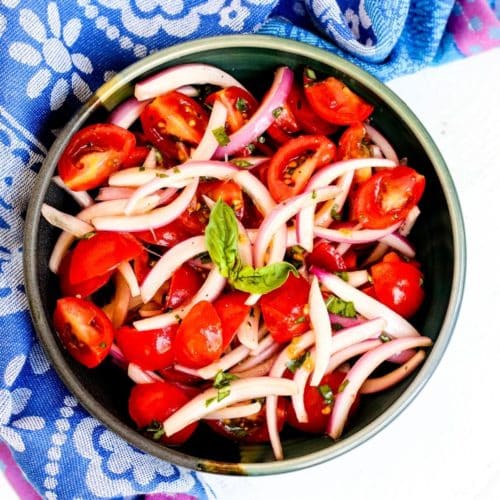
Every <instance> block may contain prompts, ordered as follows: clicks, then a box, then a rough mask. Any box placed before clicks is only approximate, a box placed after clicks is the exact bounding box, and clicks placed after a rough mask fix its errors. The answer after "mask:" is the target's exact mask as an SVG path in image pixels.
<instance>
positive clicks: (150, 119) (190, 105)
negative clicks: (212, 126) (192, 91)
mask: <svg viewBox="0 0 500 500" xmlns="http://www.w3.org/2000/svg"><path fill="white" fill-rule="evenodd" d="M141 123H142V126H143V129H144V132H145V134H146V136H148V137H149V131H150V130H151V129H155V130H157V131H158V132H159V133H160V135H162V136H164V137H169V136H170V137H174V138H176V139H178V140H181V141H186V142H187V143H189V144H198V143H199V142H200V141H201V138H202V137H203V134H204V132H205V129H206V128H207V123H208V115H207V112H206V111H205V109H204V108H203V106H202V105H201V104H200V103H199V102H198V101H196V100H194V99H193V98H192V97H189V96H186V95H184V94H181V93H180V92H176V91H172V92H168V93H167V94H163V95H161V96H159V97H156V98H155V99H154V100H153V101H152V102H151V103H149V104H148V105H147V106H146V108H145V109H144V111H143V112H142V113H141Z"/></svg>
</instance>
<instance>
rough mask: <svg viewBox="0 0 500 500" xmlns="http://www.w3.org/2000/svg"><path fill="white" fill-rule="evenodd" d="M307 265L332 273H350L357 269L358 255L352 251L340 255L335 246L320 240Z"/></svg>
mask: <svg viewBox="0 0 500 500" xmlns="http://www.w3.org/2000/svg"><path fill="white" fill-rule="evenodd" d="M307 263H308V264H309V265H310V266H317V267H321V268H323V269H325V270H326V271H329V272H331V273H336V272H339V271H348V270H351V269H354V268H355V267H356V254H355V253H354V252H353V251H352V250H348V251H347V252H346V253H345V254H344V255H340V254H339V253H338V252H337V250H336V246H335V245H334V244H332V243H330V242H329V241H326V240H320V241H318V242H317V243H316V244H315V245H314V248H313V251H312V252H311V253H310V254H309V255H308V256H307Z"/></svg>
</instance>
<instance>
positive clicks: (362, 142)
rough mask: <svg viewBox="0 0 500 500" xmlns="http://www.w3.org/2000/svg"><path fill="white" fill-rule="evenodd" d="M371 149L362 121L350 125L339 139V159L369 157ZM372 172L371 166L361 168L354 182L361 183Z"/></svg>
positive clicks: (356, 172) (355, 173)
mask: <svg viewBox="0 0 500 500" xmlns="http://www.w3.org/2000/svg"><path fill="white" fill-rule="evenodd" d="M370 155H371V154H370V149H369V148H368V145H367V137H366V128H365V126H364V125H363V124H362V123H361V122H357V123H353V124H352V125H351V126H349V127H348V128H347V129H346V130H344V132H343V133H342V135H341V136H340V139H339V149H338V158H339V160H350V159H352V158H369V157H370ZM371 173H372V169H371V167H365V168H359V169H357V170H356V171H355V172H354V182H356V183H359V182H363V181H365V180H367V179H368V178H369V177H370V175H371Z"/></svg>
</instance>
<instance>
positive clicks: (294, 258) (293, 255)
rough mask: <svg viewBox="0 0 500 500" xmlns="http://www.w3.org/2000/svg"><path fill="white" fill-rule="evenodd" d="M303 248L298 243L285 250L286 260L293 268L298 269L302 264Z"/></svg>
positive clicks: (303, 258) (303, 257)
mask: <svg viewBox="0 0 500 500" xmlns="http://www.w3.org/2000/svg"><path fill="white" fill-rule="evenodd" d="M304 254H305V250H304V249H303V248H302V247H301V246H300V245H294V246H293V247H290V248H289V249H288V250H287V252H286V261H287V262H290V264H292V266H293V267H295V269H300V268H301V267H302V266H303V265H304V260H305V255H304Z"/></svg>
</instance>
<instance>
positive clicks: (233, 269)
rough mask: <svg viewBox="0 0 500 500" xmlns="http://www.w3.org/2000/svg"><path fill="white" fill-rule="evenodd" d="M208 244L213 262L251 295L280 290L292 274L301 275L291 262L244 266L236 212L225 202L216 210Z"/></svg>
mask: <svg viewBox="0 0 500 500" xmlns="http://www.w3.org/2000/svg"><path fill="white" fill-rule="evenodd" d="M205 243H206V245H207V250H208V253H209V255H210V258H211V259H212V262H213V263H214V264H215V265H216V266H217V267H218V269H219V272H220V273H221V274H222V276H224V278H227V279H228V281H229V284H230V285H232V286H233V287H234V288H236V289H237V290H241V291H242V292H248V293H267V292H270V291H272V290H274V289H276V288H279V287H280V286H281V285H282V284H283V283H284V282H285V281H286V279H287V278H288V273H290V272H293V273H294V274H295V275H296V274H297V271H296V269H295V268H294V267H293V266H292V265H291V264H290V263H288V262H284V261H283V262H275V263H274V264H269V265H267V266H264V267H257V268H255V267H252V266H244V265H243V264H242V263H241V259H240V256H239V254H238V224H237V222H236V215H235V214H234V211H233V210H232V209H231V208H230V207H229V206H228V205H227V204H226V203H224V202H223V201H222V200H221V199H219V200H218V201H217V203H216V204H215V205H214V206H213V207H212V210H211V212H210V219H209V221H208V224H207V227H206V230H205Z"/></svg>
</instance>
